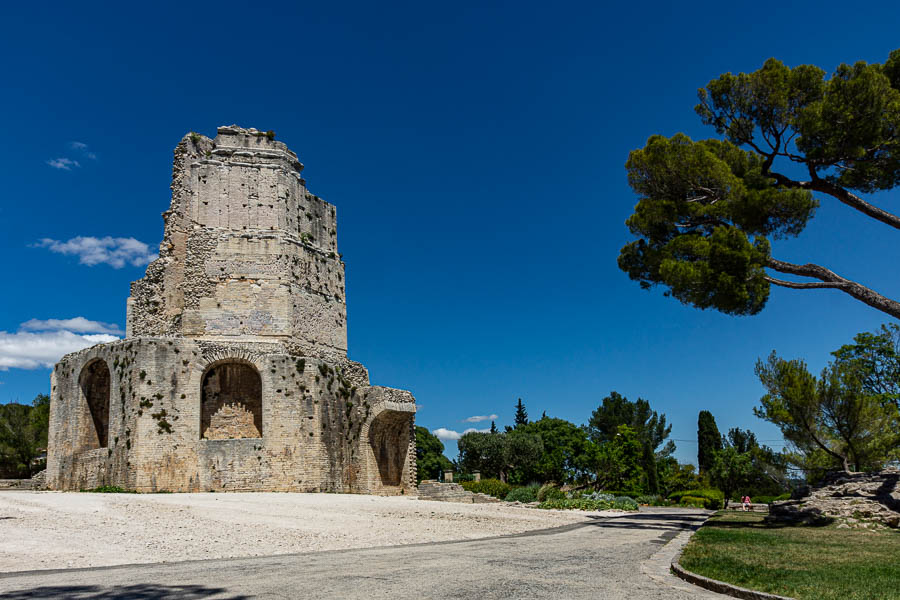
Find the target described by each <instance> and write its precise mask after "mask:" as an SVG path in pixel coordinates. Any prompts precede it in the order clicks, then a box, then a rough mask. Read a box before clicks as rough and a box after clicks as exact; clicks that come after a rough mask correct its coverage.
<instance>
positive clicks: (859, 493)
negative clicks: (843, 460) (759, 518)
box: [769, 469, 900, 529]
mask: <svg viewBox="0 0 900 600" xmlns="http://www.w3.org/2000/svg"><path fill="white" fill-rule="evenodd" d="M898 481H900V470H898V469H885V470H883V471H880V472H877V473H845V472H843V471H838V472H831V473H829V474H828V475H826V476H825V478H824V479H823V481H822V483H821V485H819V486H818V487H815V488H810V487H804V488H798V489H797V490H795V492H794V493H793V494H792V495H791V500H786V501H784V502H774V503H772V506H771V509H770V516H769V519H770V520H775V521H790V522H803V523H822V522H828V521H832V520H834V519H838V518H840V519H842V520H843V521H844V522H843V523H842V525H846V524H847V523H854V524H855V523H857V522H858V521H859V520H862V519H864V520H865V521H866V522H863V523H859V526H863V527H866V528H869V527H870V524H869V523H872V524H875V525H876V526H887V527H892V528H895V529H896V528H898V527H900V500H898V497H900V485H898ZM801 494H802V495H801ZM839 527H840V528H841V529H846V528H847V527H842V526H839ZM848 527H849V525H848Z"/></svg>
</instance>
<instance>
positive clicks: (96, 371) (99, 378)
mask: <svg viewBox="0 0 900 600" xmlns="http://www.w3.org/2000/svg"><path fill="white" fill-rule="evenodd" d="M109 379H110V378H109V367H108V366H106V362H105V361H103V360H100V359H97V360H94V361H92V362H89V363H88V364H87V365H85V366H84V368H83V369H82V370H81V375H79V376H78V383H79V386H80V387H81V393H82V395H83V396H84V399H85V402H87V405H88V410H89V411H90V413H91V422H92V423H93V426H94V431H93V433H91V434H88V436H87V437H88V439H90V440H91V442H94V441H95V440H96V444H97V445H96V446H95V447H97V448H106V446H107V440H108V438H109ZM95 436H96V437H95ZM90 445H91V446H93V445H94V444H93V443H92V444H90Z"/></svg>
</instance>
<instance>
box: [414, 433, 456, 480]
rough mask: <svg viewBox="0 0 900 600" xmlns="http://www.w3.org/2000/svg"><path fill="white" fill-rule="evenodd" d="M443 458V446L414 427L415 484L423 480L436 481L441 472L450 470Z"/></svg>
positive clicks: (435, 437)
mask: <svg viewBox="0 0 900 600" xmlns="http://www.w3.org/2000/svg"><path fill="white" fill-rule="evenodd" d="M452 466H453V465H452V463H451V462H450V459H449V458H447V457H446V456H444V444H443V443H442V442H441V440H439V439H438V438H437V436H435V435H434V434H432V433H431V432H430V431H428V430H427V429H425V428H424V427H419V426H418V425H416V467H417V471H416V483H418V482H420V481H422V480H423V479H438V478H439V477H440V474H441V471H446V470H448V469H451V468H452Z"/></svg>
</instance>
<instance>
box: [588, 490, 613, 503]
mask: <svg viewBox="0 0 900 600" xmlns="http://www.w3.org/2000/svg"><path fill="white" fill-rule="evenodd" d="M582 498H588V499H590V500H603V501H604V502H612V501H613V500H615V498H616V497H615V496H614V495H613V494H607V493H606V492H591V493H590V494H584V495H583V496H582Z"/></svg>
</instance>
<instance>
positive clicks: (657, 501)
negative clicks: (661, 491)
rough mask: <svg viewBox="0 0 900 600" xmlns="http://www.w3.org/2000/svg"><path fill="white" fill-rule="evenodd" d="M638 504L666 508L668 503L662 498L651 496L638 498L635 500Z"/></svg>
mask: <svg viewBox="0 0 900 600" xmlns="http://www.w3.org/2000/svg"><path fill="white" fill-rule="evenodd" d="M634 501H635V502H637V503H638V504H646V505H648V506H666V505H667V504H668V502H666V501H665V500H663V498H662V496H660V495H658V494H653V495H649V496H638V497H637V498H635V499H634Z"/></svg>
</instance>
